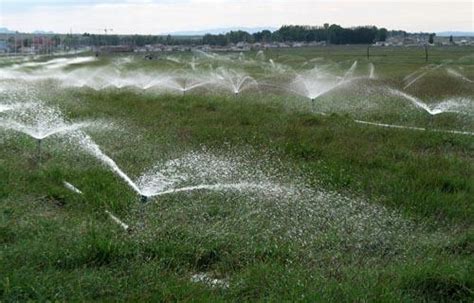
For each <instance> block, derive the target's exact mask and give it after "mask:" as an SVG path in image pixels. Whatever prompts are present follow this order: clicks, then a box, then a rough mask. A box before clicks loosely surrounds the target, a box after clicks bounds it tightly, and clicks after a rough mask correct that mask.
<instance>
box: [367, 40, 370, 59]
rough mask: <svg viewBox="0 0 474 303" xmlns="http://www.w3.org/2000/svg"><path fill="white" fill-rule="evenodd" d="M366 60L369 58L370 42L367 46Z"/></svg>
mask: <svg viewBox="0 0 474 303" xmlns="http://www.w3.org/2000/svg"><path fill="white" fill-rule="evenodd" d="M367 60H370V44H369V45H368V46H367Z"/></svg>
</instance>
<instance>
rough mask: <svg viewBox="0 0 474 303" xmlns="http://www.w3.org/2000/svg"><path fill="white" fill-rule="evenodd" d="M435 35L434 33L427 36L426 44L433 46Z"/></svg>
mask: <svg viewBox="0 0 474 303" xmlns="http://www.w3.org/2000/svg"><path fill="white" fill-rule="evenodd" d="M435 35H436V34H434V33H433V34H430V35H429V37H428V43H429V44H433V42H434V36H435Z"/></svg>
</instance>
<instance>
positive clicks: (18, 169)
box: [0, 46, 474, 302]
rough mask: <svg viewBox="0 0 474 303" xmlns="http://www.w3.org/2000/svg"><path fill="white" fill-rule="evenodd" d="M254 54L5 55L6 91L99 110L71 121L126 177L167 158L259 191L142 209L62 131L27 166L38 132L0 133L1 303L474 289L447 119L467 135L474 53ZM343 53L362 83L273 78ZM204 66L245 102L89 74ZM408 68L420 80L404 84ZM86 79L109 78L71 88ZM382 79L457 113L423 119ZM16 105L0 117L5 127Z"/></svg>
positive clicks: (470, 145)
mask: <svg viewBox="0 0 474 303" xmlns="http://www.w3.org/2000/svg"><path fill="white" fill-rule="evenodd" d="M264 55H265V57H266V58H265V59H262V58H260V59H256V58H257V57H258V56H257V55H256V53H246V54H245V58H243V59H242V58H241V60H239V59H238V57H239V54H222V55H220V56H219V57H214V58H207V57H203V56H204V55H202V54H198V55H195V56H197V57H198V59H199V58H200V59H199V60H198V61H197V62H198V65H197V69H196V71H192V70H191V68H190V66H189V65H188V63H189V62H191V61H192V60H193V59H192V57H193V55H192V54H179V53H178V54H172V55H171V56H172V58H171V59H172V60H167V59H164V57H166V55H162V57H163V59H161V60H145V59H143V58H142V56H140V55H136V56H132V57H129V56H118V55H117V56H112V55H108V56H103V57H100V58H99V59H97V60H95V61H91V62H84V63H78V64H70V65H67V66H61V67H55V69H53V68H51V69H49V70H48V69H47V68H45V67H44V66H42V65H32V66H24V65H21V64H24V62H21V61H19V60H16V59H15V60H12V59H2V61H1V62H0V73H3V74H4V75H8V77H10V78H8V77H7V76H4V77H3V78H0V88H2V91H0V98H1V99H0V101H1V102H2V103H5V104H8V103H11V102H20V103H21V102H24V103H25V104H26V103H28V102H29V103H37V102H41V103H43V104H46V105H47V106H51V107H54V108H57V109H58V110H60V111H61V112H62V113H63V115H64V116H65V117H66V119H68V120H71V121H84V120H87V121H100V123H102V125H105V127H103V128H91V129H85V130H83V132H85V133H87V134H88V135H89V136H90V137H91V138H92V139H93V140H94V141H95V142H96V143H97V144H98V145H99V146H100V148H101V149H102V151H103V152H104V153H105V154H107V155H108V156H110V158H112V159H113V160H114V161H115V162H116V163H117V164H118V166H120V168H122V169H123V171H125V172H126V173H127V174H128V175H129V176H130V177H131V178H132V179H133V180H136V179H138V178H139V176H140V175H142V174H143V173H144V172H146V171H147V170H149V169H150V168H151V167H154V166H155V165H158V166H159V167H163V166H166V165H165V163H166V161H169V160H172V159H177V158H178V159H185V160H183V162H185V164H189V165H190V168H189V169H190V171H191V173H192V174H194V175H193V178H196V179H197V180H200V178H201V179H205V181H207V182H213V181H216V180H217V181H219V180H225V181H226V182H242V181H245V182H247V181H248V182H257V183H258V182H262V181H265V182H266V183H265V184H266V185H265V186H264V189H263V190H262V191H260V190H257V191H253V190H249V191H246V190H239V191H233V190H229V191H227V190H225V191H206V190H198V191H191V192H179V193H174V194H169V195H163V196H158V197H155V198H151V199H149V201H148V203H147V204H142V203H140V198H139V197H138V196H137V194H136V193H135V192H134V191H133V190H132V189H131V188H130V187H129V186H127V184H126V183H125V182H124V181H123V180H122V179H121V178H120V177H118V176H117V175H116V174H114V173H113V172H112V171H111V169H109V168H108V167H107V165H104V164H102V163H101V162H100V161H99V160H98V159H97V158H96V157H94V156H92V155H91V154H90V153H88V152H86V151H84V150H83V149H82V148H80V146H79V145H78V144H77V142H75V141H74V140H73V138H71V137H70V136H68V135H67V134H64V135H57V136H51V137H50V138H46V139H45V140H44V142H43V143H42V157H41V163H39V164H38V163H37V150H36V148H37V146H36V142H35V140H34V139H32V138H31V137H29V136H27V135H25V134H23V133H21V132H15V131H12V130H7V129H6V128H5V127H4V128H0V146H1V149H0V247H1V249H0V301H1V302H15V301H86V302H90V301H131V302H135V301H137V302H138V301H140V302H150V301H151V302H156V301H163V302H174V301H198V302H208V301H210V302H216V301H218V302H219V301H236V302H242V301H272V302H273V301H274V302H282V301H292V302H294V301H302V302H334V301H340V302H472V301H473V300H474V275H473V272H474V262H473V261H474V257H473V253H474V225H473V223H474V220H473V218H474V199H473V197H474V136H473V135H472V134H453V133H449V132H443V131H452V130H455V131H464V132H469V133H471V132H474V118H473V117H474V113H473V111H472V108H473V106H474V100H473V99H472V97H473V96H474V85H473V84H472V82H469V79H474V56H472V48H461V47H453V48H432V49H430V56H429V61H428V63H426V62H425V57H424V50H423V49H414V48H394V49H390V48H372V49H371V58H370V61H368V60H367V58H366V48H365V47H355V46H340V47H328V48H313V49H288V50H283V49H282V50H279V51H277V50H273V51H266V52H265V53H264ZM199 56H200V57H199ZM315 58H316V59H315ZM50 59H51V58H37V59H34V60H33V61H34V62H47V60H50ZM176 59H178V60H176ZM269 59H272V60H273V61H274V64H276V65H273V66H271V65H270V64H269ZM355 60H357V61H358V64H357V68H356V69H355V71H354V77H360V78H361V79H359V80H354V81H353V82H351V83H349V84H348V85H342V86H341V87H340V88H338V89H335V90H333V91H330V92H329V93H327V94H323V95H321V96H320V97H318V98H317V99H316V101H315V103H314V104H312V103H311V101H310V100H309V99H308V98H305V97H303V96H298V95H295V94H293V93H291V92H290V91H288V90H284V89H281V88H278V86H279V87H283V86H284V85H285V84H287V83H289V82H290V81H291V79H292V78H293V76H294V74H295V73H301V72H303V71H305V70H308V69H311V68H312V67H313V66H314V65H324V66H329V67H328V68H330V70H331V72H333V73H334V74H338V75H341V74H343V73H344V72H345V71H346V70H347V69H348V68H349V67H350V66H351V65H352V64H353V62H354V61H355ZM175 61H179V62H175ZM19 62H20V63H19ZM369 63H372V64H373V65H374V67H375V69H374V72H375V76H374V77H373V78H372V79H367V77H366V76H367V74H368V73H369V68H370V65H369ZM15 64H16V65H21V66H17V67H15ZM440 64H441V66H440ZM275 66H276V67H275ZM427 66H428V67H427ZM436 66H438V67H436ZM211 67H212V70H215V69H217V68H219V67H225V68H226V69H229V70H239V71H240V72H241V73H245V74H247V75H250V76H252V77H253V78H254V79H255V80H257V81H258V82H259V83H260V85H259V86H258V87H257V86H249V88H248V89H246V90H243V91H242V92H241V93H240V94H239V95H238V96H234V95H233V93H232V91H229V90H226V89H225V88H222V87H220V88H214V87H213V88H206V87H204V86H203V87H198V88H196V89H195V90H192V91H189V92H186V94H185V95H181V93H177V92H173V91H169V90H165V91H161V90H157V89H153V88H151V89H147V90H143V89H140V88H132V87H123V88H117V87H113V86H108V87H105V85H103V83H102V82H100V81H99V80H97V79H99V78H94V77H99V76H100V75H101V74H94V72H95V71H98V70H105V71H106V75H111V76H110V77H109V78H107V79H108V80H114V79H115V80H117V79H120V77H122V78H125V77H128V78H127V79H132V80H134V81H140V79H141V78H140V75H141V74H140V73H151V74H153V73H156V74H159V73H168V72H176V71H178V72H179V73H189V74H197V75H198V77H199V76H200V75H202V72H201V71H202V70H209V69H211ZM81 70H83V71H85V72H83V73H81ZM420 70H421V72H420ZM453 70H454V71H456V72H457V73H458V74H461V75H463V76H464V77H465V78H464V79H462V78H460V77H459V76H456V75H454V76H453V72H452V71H453ZM75 71H79V72H77V73H74V72H75ZM449 71H451V72H449ZM414 72H418V74H416V75H421V74H422V73H423V72H426V74H425V75H423V76H421V77H420V78H419V79H418V80H416V81H415V82H414V83H413V84H411V85H409V86H408V87H406V86H407V80H406V79H404V78H405V77H406V76H407V75H409V74H411V73H414ZM58 75H59V76H60V75H64V77H62V76H61V78H60V80H57V79H59V78H57V79H56V80H51V79H49V78H48V77H52V78H54V77H59V76H58ZM71 75H72V76H71ZM97 75H99V76H97ZM117 75H119V76H117ZM68 77H69V78H68ZM78 79H79V80H82V79H89V81H90V82H89V84H97V85H99V84H100V85H103V88H101V89H93V88H90V87H71V86H69V85H68V84H69V83H72V82H73V81H79V80H78ZM101 79H102V80H103V79H104V78H103V77H102V78H101ZM102 80H101V81H102ZM61 81H62V82H61ZM103 81H105V80H103ZM130 81H131V80H130ZM61 83H62V84H64V83H65V84H66V85H62V84H61ZM268 83H273V84H275V85H274V86H271V85H265V84H268ZM78 86H79V85H78ZM124 86H126V85H124ZM404 87H406V88H404ZM389 88H392V89H397V90H399V91H403V92H405V93H407V94H409V95H410V96H415V97H416V98H419V99H420V100H423V101H424V102H425V103H426V104H435V103H440V102H443V101H446V100H448V101H449V100H451V101H452V100H455V101H456V100H462V102H463V104H464V105H463V106H464V107H463V109H462V111H461V112H454V113H453V112H448V113H441V114H438V115H434V116H431V115H429V114H428V113H427V112H425V111H423V110H420V109H419V108H417V107H416V106H413V105H412V104H411V103H410V102H406V100H403V98H400V97H399V96H396V95H393V94H390V93H387V90H388V89H389ZM456 102H457V101H456ZM21 110H22V108H20V109H16V110H14V111H12V112H13V113H12V112H10V111H5V112H1V113H0V121H1V120H2V119H3V120H4V121H10V120H8V119H10V118H9V117H14V118H15V117H17V116H15V114H14V112H18V111H19V112H21ZM25 110H27V109H25ZM321 112H322V113H324V115H323V114H321ZM354 120H363V121H369V122H375V123H386V124H394V125H402V126H411V127H423V128H425V129H426V130H424V131H420V130H411V129H399V128H386V127H377V126H374V125H366V124H360V123H356V122H355V121H354ZM438 130H441V131H438ZM213 165H215V167H214V166H213ZM226 165H228V166H226ZM187 169H188V168H187ZM208 170H209V171H210V172H209V174H204V173H203V176H201V174H200V172H201V171H208ZM213 170H216V171H217V172H218V173H217V172H216V171H213ZM221 170H222V172H221ZM216 174H217V176H216ZM193 180H194V179H193ZM64 181H67V182H70V183H71V184H73V185H74V186H76V187H77V188H79V189H80V190H81V191H82V192H83V194H82V195H80V194H77V193H75V192H72V191H70V190H69V189H67V188H65V187H64V185H63V182H64ZM193 185H195V184H193ZM105 211H110V212H111V213H113V214H114V215H115V216H117V217H118V218H120V219H121V220H122V221H124V222H125V223H126V224H128V225H130V226H131V231H129V232H127V231H124V230H123V229H122V228H121V227H120V226H119V225H118V224H116V223H115V222H114V221H113V220H112V219H111V218H110V217H109V216H108V214H107V213H106V212H105ZM196 275H201V276H200V277H206V278H202V279H200V278H197V277H199V276H196ZM213 279H216V280H215V281H214V280H213ZM213 281H214V284H213Z"/></svg>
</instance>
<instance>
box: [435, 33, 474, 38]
mask: <svg viewBox="0 0 474 303" xmlns="http://www.w3.org/2000/svg"><path fill="white" fill-rule="evenodd" d="M436 36H440V37H449V36H453V37H474V32H440V33H436Z"/></svg>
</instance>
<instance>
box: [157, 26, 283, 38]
mask: <svg viewBox="0 0 474 303" xmlns="http://www.w3.org/2000/svg"><path fill="white" fill-rule="evenodd" d="M277 29H278V28H276V27H224V28H211V29H205V30H199V31H181V32H171V33H166V34H170V35H172V36H204V35H205V34H213V35H219V34H225V33H228V32H230V31H238V30H241V31H245V32H248V33H250V34H253V33H256V32H260V31H263V30H269V31H272V32H273V31H276V30H277Z"/></svg>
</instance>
